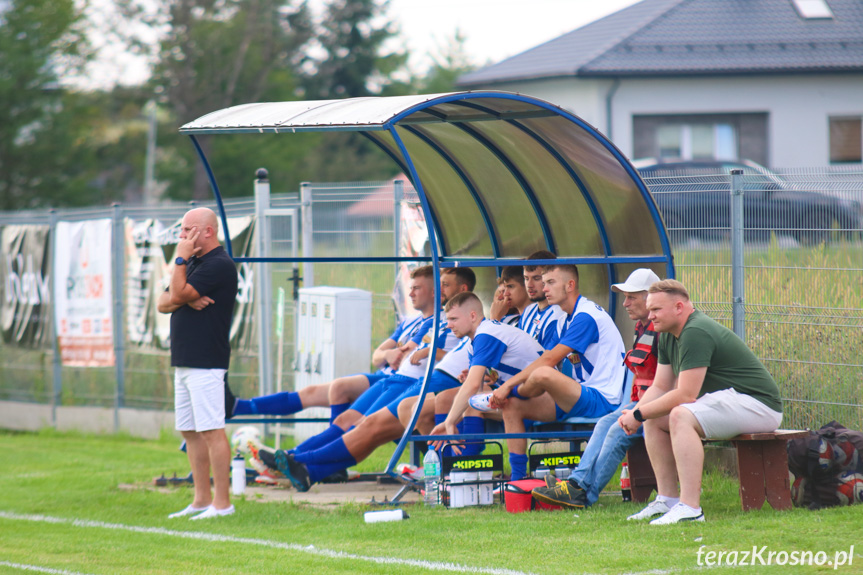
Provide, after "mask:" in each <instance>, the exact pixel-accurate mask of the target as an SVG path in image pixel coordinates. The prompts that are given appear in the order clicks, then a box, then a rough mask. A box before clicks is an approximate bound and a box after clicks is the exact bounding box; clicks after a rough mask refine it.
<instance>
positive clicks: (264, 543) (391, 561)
mask: <svg viewBox="0 0 863 575" xmlns="http://www.w3.org/2000/svg"><path fill="white" fill-rule="evenodd" d="M0 519H9V520H14V521H35V522H39V523H55V524H61V525H72V526H75V527H94V528H100V529H111V530H118V531H130V532H132V533H146V534H150V535H167V536H170V537H181V538H184V539H197V540H199V541H209V542H213V543H241V544H244V545H257V546H260V547H269V548H272V549H283V550H286V551H298V552H300V553H308V554H310V555H317V556H319V557H329V558H331V559H348V560H357V561H368V562H370V563H379V564H384V565H405V566H409V567H420V568H422V569H428V570H430V571H446V572H452V573H483V574H487V575H535V574H533V573H529V572H525V571H515V570H513V569H497V568H494V567H471V566H469V565H460V564H458V563H448V562H441V561H425V560H422V559H399V558H397V557H376V556H372V555H357V554H355V553H346V552H344V551H333V550H332V549H324V548H320V547H315V546H314V545H300V544H298V543H282V542H280V541H269V540H267V539H252V538H248V537H232V536H230V535H218V534H215V533H201V532H197V531H175V530H172V529H165V528H163V527H138V526H136V525H123V524H122V523H104V522H102V521H89V520H84V519H65V518H62V517H51V516H49V515H25V514H20V513H10V512H8V511H0ZM4 564H5V563H3V562H0V565H4ZM10 566H17V565H10ZM25 567H26V568H29V569H30V570H41V571H42V572H44V573H56V574H58V575H67V574H68V575H82V574H80V573H73V572H71V571H60V570H53V569H43V568H40V567H31V566H22V567H21V568H25ZM705 568H706V569H710V567H705V566H701V567H696V568H695V570H698V571H701V570H704V569H705ZM680 571H681V570H680V569H674V568H672V569H650V570H648V571H637V572H634V571H633V572H628V573H625V574H624V575H669V574H671V573H678V572H680ZM582 575H590V574H588V573H583V574H582Z"/></svg>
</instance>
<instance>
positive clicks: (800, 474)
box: [788, 421, 863, 509]
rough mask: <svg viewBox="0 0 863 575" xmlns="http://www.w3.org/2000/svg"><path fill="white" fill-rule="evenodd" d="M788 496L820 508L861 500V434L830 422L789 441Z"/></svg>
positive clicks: (800, 503) (861, 501)
mask: <svg viewBox="0 0 863 575" xmlns="http://www.w3.org/2000/svg"><path fill="white" fill-rule="evenodd" d="M788 471H789V472H790V473H791V477H790V478H789V479H790V481H791V499H792V501H793V502H794V505H795V506H798V507H809V509H820V508H821V507H834V506H836V505H851V504H853V503H863V433H861V432H859V431H853V430H849V429H848V428H846V427H845V426H843V425H841V424H839V423H837V422H835V421H831V422H830V423H828V424H827V425H825V426H823V427H822V428H821V429H819V430H818V431H810V432H809V437H801V438H798V439H792V440H790V441H789V442H788Z"/></svg>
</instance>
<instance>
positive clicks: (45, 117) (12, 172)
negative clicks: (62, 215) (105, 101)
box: [0, 0, 87, 210]
mask: <svg viewBox="0 0 863 575" xmlns="http://www.w3.org/2000/svg"><path fill="white" fill-rule="evenodd" d="M81 18H82V14H81V11H80V8H79V7H78V5H77V3H76V2H74V1H73V0H12V1H10V2H4V3H3V4H0V102H2V103H3V105H2V106H0V209H2V210H11V209H19V208H23V207H35V206H40V205H45V204H48V203H51V202H52V201H55V200H56V199H57V198H63V196H64V192H67V191H68V192H73V193H74V192H75V191H77V190H78V189H79V188H80V187H81V181H80V179H81V171H80V169H79V168H78V162H77V160H78V159H79V157H78V156H79V154H80V153H81V142H80V140H79V137H80V136H81V135H82V130H81V124H80V121H79V119H78V118H77V117H76V114H77V112H78V106H79V102H78V101H77V99H76V98H75V97H74V96H68V95H66V94H65V93H64V92H63V90H62V89H61V88H60V85H59V84H58V80H59V78H60V76H61V74H63V73H67V72H71V71H73V70H75V69H78V68H80V67H81V66H82V65H83V63H84V60H85V51H86V47H87V44H86V40H85V38H84V35H83V34H82V32H81V30H80V29H79V27H78V25H79V24H80V22H81Z"/></svg>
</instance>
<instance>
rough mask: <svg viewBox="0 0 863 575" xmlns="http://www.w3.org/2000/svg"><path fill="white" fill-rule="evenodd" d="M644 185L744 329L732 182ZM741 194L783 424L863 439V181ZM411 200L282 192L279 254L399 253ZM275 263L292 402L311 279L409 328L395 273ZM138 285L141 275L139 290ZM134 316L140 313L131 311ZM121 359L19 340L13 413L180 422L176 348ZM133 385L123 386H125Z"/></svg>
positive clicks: (724, 309) (715, 297)
mask: <svg viewBox="0 0 863 575" xmlns="http://www.w3.org/2000/svg"><path fill="white" fill-rule="evenodd" d="M644 175H645V182H646V183H647V184H648V186H649V187H650V188H651V191H652V192H653V194H654V197H655V198H656V201H657V204H658V206H659V208H660V211H661V212H662V213H663V216H664V217H665V219H666V222H667V224H668V227H669V234H670V237H671V238H672V244H673V250H674V254H675V264H676V269H677V275H678V279H680V280H681V281H683V282H684V283H685V284H686V285H687V286H688V288H689V289H690V291H691V293H692V295H693V298H694V300H695V303H696V306H697V307H699V308H700V309H702V310H703V311H705V312H706V313H708V314H709V315H711V316H712V317H714V318H716V319H717V320H719V321H721V322H723V323H725V324H726V325H728V326H729V327H731V319H732V309H733V302H734V297H735V295H734V293H733V290H732V265H731V264H732V254H731V241H730V236H731V222H730V211H731V210H730V196H731V193H730V192H731V188H732V185H731V181H732V180H731V176H730V175H729V174H727V173H721V172H719V171H717V170H713V171H712V172H708V173H705V172H704V171H702V172H700V173H695V174H693V173H691V172H687V173H661V172H655V173H645V174H644ZM742 190H743V196H744V200H743V205H744V210H743V215H744V232H745V233H744V239H745V244H744V246H745V247H744V250H743V262H744V265H743V270H744V273H745V284H744V289H745V292H744V293H745V299H744V301H742V302H741V303H742V304H743V310H744V320H745V325H746V329H745V338H746V341H747V343H748V344H749V345H750V347H752V348H753V349H754V350H755V352H756V354H757V355H758V357H759V358H760V359H761V360H762V361H763V362H764V363H765V365H766V366H767V367H768V369H769V370H770V371H771V373H772V374H773V375H774V377H775V378H776V379H777V381H778V382H779V384H780V388H781V391H782V396H783V397H784V398H785V399H786V418H785V421H784V423H783V426H784V427H804V426H813V425H821V424H823V423H826V422H827V421H829V420H830V419H837V420H839V421H840V422H842V423H843V424H845V425H848V426H849V427H855V428H858V429H859V428H861V427H863V405H861V398H863V389H861V387H863V384H861V380H863V378H861V375H863V361H861V359H860V355H859V351H860V350H861V349H863V308H861V303H860V302H861V301H863V273H861V272H863V224H861V219H863V212H861V207H860V205H861V203H863V170H861V169H860V168H856V169H846V170H831V171H828V170H796V171H793V172H781V173H759V174H751V175H749V174H744V179H743V185H742ZM301 196H302V197H303V198H306V199H307V205H306V206H305V208H306V209H307V212H306V213H307V214H308V215H309V216H310V221H308V222H306V225H305V226H303V218H302V217H301V214H302V212H303V207H304V206H303V202H302V201H301ZM401 197H404V198H405V199H406V200H407V202H408V204H413V205H415V204H416V202H417V197H416V194H415V192H414V191H413V190H412V188H410V186H409V185H407V184H406V183H402V182H393V181H390V182H371V183H370V182H363V183H351V184H345V183H341V184H305V185H304V186H303V190H301V193H300V194H281V195H273V196H272V198H271V199H270V201H269V208H268V209H270V210H272V212H271V215H272V217H268V218H267V222H268V223H267V226H266V229H267V237H268V238H269V239H268V244H267V250H268V254H269V255H270V256H279V257H286V256H289V255H291V254H293V253H302V252H301V250H306V253H303V254H302V255H305V256H313V257H345V256H346V257H351V256H357V257H363V256H366V257H379V256H393V255H396V253H397V252H396V250H397V245H398V242H397V241H396V238H397V235H398V233H399V230H398V226H399V223H398V222H399V218H398V217H397V216H396V215H395V214H397V212H398V209H399V205H400V203H399V201H398V199H399V198H401ZM201 205H207V204H201ZM210 205H211V204H210ZM309 208H311V209H310V210H309ZM187 209H189V206H188V205H187V204H174V205H163V206H159V207H124V206H121V207H117V208H113V209H111V208H103V209H88V210H64V211H58V212H56V213H53V214H46V213H29V212H16V213H6V214H0V228H2V227H3V226H9V225H22V224H30V223H33V224H43V225H51V224H52V222H53V223H56V222H57V221H67V220H69V221H71V220H85V219H96V218H115V219H116V218H120V219H121V220H127V219H128V220H132V221H143V220H147V219H153V220H156V221H159V222H161V223H162V224H164V225H165V226H170V225H172V224H174V223H175V222H176V221H177V220H178V219H179V218H181V217H182V215H183V213H184V212H185V211H186V210H187ZM226 211H227V214H228V216H229V217H240V216H252V215H254V214H255V213H256V208H255V203H254V201H253V200H242V201H230V202H227V203H226ZM256 230H257V227H256ZM256 233H257V231H256ZM298 235H299V236H300V237H298ZM118 245H122V244H118ZM235 253H236V251H235ZM268 266H269V268H268V275H269V285H271V287H272V291H271V300H270V301H268V302H267V304H266V309H268V310H269V312H268V313H270V314H272V315H275V314H276V312H277V310H276V306H277V305H278V293H279V288H282V290H284V298H285V299H284V301H285V304H284V308H283V312H284V331H283V337H282V338H281V339H279V338H278V337H277V336H276V333H275V328H274V327H273V328H271V329H270V332H269V334H270V337H269V339H265V341H266V342H267V346H268V349H269V356H270V357H273V358H276V357H280V354H279V348H278V345H279V344H280V343H281V346H282V347H281V357H282V358H283V359H282V360H281V364H279V365H276V366H275V367H274V369H273V373H274V376H276V377H280V378H281V379H280V381H281V387H282V388H283V389H291V388H292V387H293V369H292V364H293V358H294V356H295V349H294V339H295V331H294V330H295V323H294V318H295V316H294V306H293V302H294V295H295V288H296V286H297V285H300V284H298V283H297V279H298V278H300V277H305V278H306V283H307V284H312V283H313V284H314V285H334V286H344V287H356V288H360V289H365V290H368V291H370V292H371V293H372V294H373V326H372V346H374V345H376V344H377V342H380V341H381V340H383V339H384V338H385V337H387V335H389V333H390V331H391V329H392V327H393V325H394V323H395V316H396V313H395V308H394V306H393V303H392V302H393V299H392V295H393V286H394V284H395V279H396V275H397V268H396V265H395V264H392V263H362V264H358V263H354V264H351V263H339V264H331V263H315V264H314V265H313V266H312V265H311V264H305V265H304V266H302V265H301V266H298V267H296V268H295V266H294V265H292V264H286V263H274V264H268ZM258 269H260V268H258ZM7 271H8V270H0V272H2V273H4V274H6V273H7ZM4 278H5V275H4ZM133 280H134V278H131V279H130V277H129V276H128V275H127V277H126V280H125V281H126V282H127V283H128V282H130V281H133ZM5 281H6V280H5V279H4V282H5ZM128 288H129V286H128V285H124V289H123V295H124V296H128V294H129V293H130V292H129V291H128ZM124 305H125V306H127V307H128V305H129V302H128V300H127V299H124ZM124 309H126V308H124ZM124 315H125V314H124ZM51 317H52V316H51V313H43V314H42V315H41V316H40V318H39V321H40V322H42V323H43V324H44V326H43V327H44V328H45V329H46V330H47V331H48V332H49V335H50V332H51V331H52V329H51V325H50V324H51ZM4 329H5V326H4ZM51 337H53V336H51ZM51 337H49V338H48V340H47V341H50V339H51ZM250 341H252V342H253V344H252V345H250V346H248V347H245V348H243V349H235V350H234V354H233V357H232V366H231V374H230V378H231V379H230V381H231V385H232V387H233V388H234V389H235V391H236V392H237V394H238V395H241V396H251V395H256V394H257V393H259V391H260V390H261V385H260V381H259V372H258V353H257V350H258V345H256V344H255V343H254V342H257V341H259V340H257V339H254V338H253V339H251V340H250ZM122 347H123V353H122V355H121V356H120V357H121V358H122V369H119V370H117V369H113V368H111V369H109V368H71V367H62V366H61V367H59V368H57V367H56V363H57V362H56V361H55V353H54V350H52V348H51V345H46V346H42V347H36V348H28V347H21V346H15V345H11V344H10V343H8V342H7V343H4V344H3V345H2V347H0V370H2V373H3V377H2V378H0V400H6V401H16V402H28V403H39V404H51V403H52V401H53V402H56V405H59V406H81V405H86V406H101V407H117V406H121V407H122V406H125V407H133V408H142V409H148V410H153V409H155V410H166V409H170V407H171V406H172V402H173V385H172V370H171V369H170V367H169V363H170V362H169V358H168V353H167V351H165V350H164V349H154V348H152V347H141V346H137V345H135V344H134V343H133V342H131V341H129V339H128V333H127V337H126V338H125V341H124V345H123V346H122ZM118 378H120V379H122V380H123V385H122V387H120V386H119V385H118Z"/></svg>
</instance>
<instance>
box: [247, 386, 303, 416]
mask: <svg viewBox="0 0 863 575" xmlns="http://www.w3.org/2000/svg"><path fill="white" fill-rule="evenodd" d="M302 410H303V402H302V400H300V394H299V393H297V392H296V391H282V392H279V393H274V394H272V395H264V396H261V397H256V398H255V399H238V400H237V405H236V406H235V407H234V415H291V414H292V413H297V412H298V411H302Z"/></svg>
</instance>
